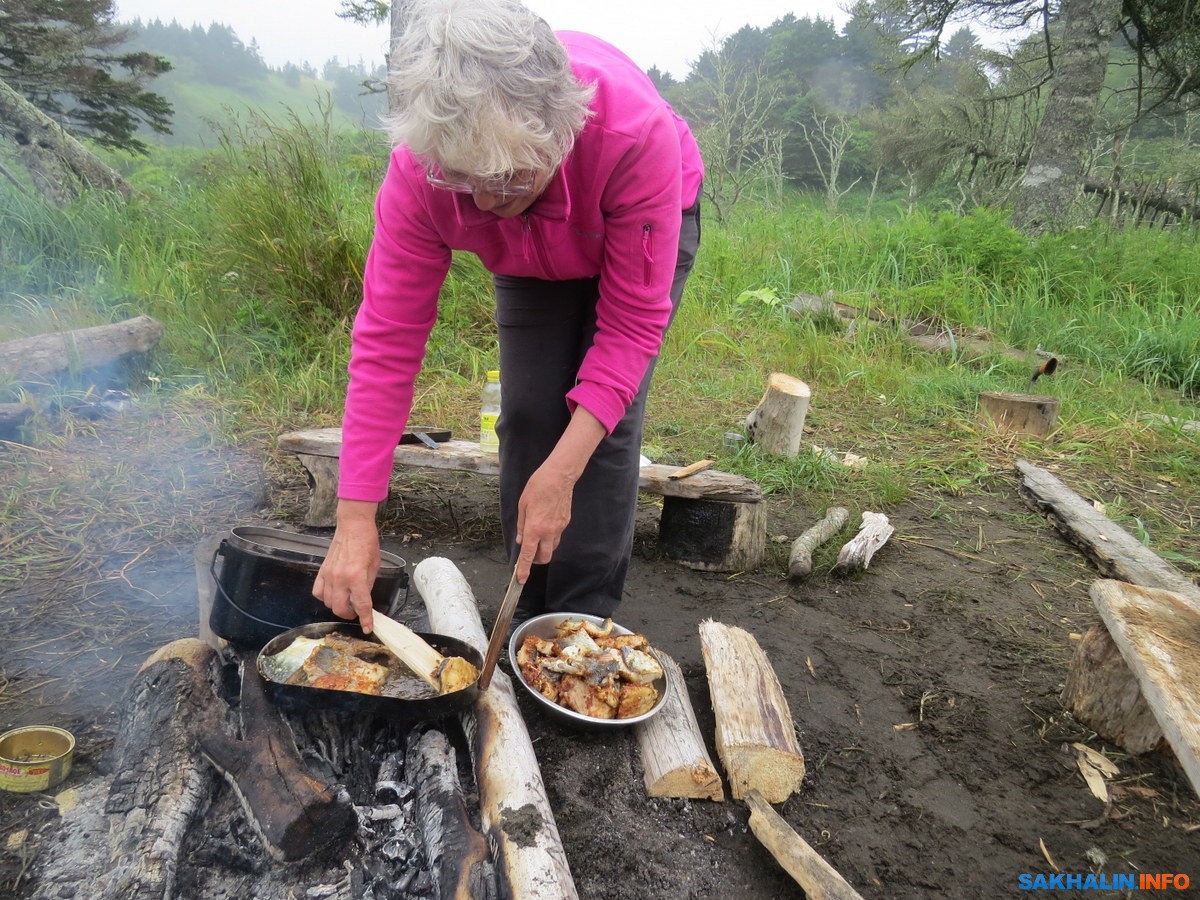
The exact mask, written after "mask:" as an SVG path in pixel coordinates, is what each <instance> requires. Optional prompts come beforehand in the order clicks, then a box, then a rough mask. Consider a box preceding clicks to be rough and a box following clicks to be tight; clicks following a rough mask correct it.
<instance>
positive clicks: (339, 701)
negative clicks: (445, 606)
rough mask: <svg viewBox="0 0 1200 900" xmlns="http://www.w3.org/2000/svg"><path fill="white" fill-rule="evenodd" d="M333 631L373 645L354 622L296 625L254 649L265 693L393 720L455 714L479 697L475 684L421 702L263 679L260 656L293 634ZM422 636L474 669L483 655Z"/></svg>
mask: <svg viewBox="0 0 1200 900" xmlns="http://www.w3.org/2000/svg"><path fill="white" fill-rule="evenodd" d="M333 633H341V634H345V635H349V636H350V637H355V638H358V639H360V640H365V641H374V642H376V643H378V641H377V639H376V638H375V636H374V635H373V634H368V635H364V634H363V632H362V628H361V627H360V626H359V624H358V623H357V622H317V623H316V624H313V625H301V626H300V627H299V628H293V629H292V630H291V631H285V632H284V633H283V634H280V635H277V636H275V637H273V638H272V639H271V640H269V641H267V643H266V644H265V645H264V646H263V648H262V650H260V651H259V653H258V659H257V665H256V667H257V669H258V674H259V675H261V676H262V680H263V683H264V684H265V685H266V689H267V696H268V697H270V698H271V699H272V700H273V701H274V702H275V703H276V704H277V705H278V706H281V707H283V708H285V709H290V710H316V711H320V712H335V713H348V714H350V713H365V714H372V715H373V714H379V715H385V716H388V717H390V718H393V719H407V720H410V721H419V720H428V719H440V718H443V717H444V716H450V715H454V714H455V713H458V712H461V711H462V710H464V709H466V708H467V707H469V706H470V705H471V704H472V703H474V702H475V698H476V697H478V696H479V683H478V682H476V683H475V684H472V685H470V686H468V687H465V688H463V689H462V690H461V691H454V692H453V693H450V694H442V695H440V696H438V697H429V698H427V699H424V700H402V699H400V698H398V697H379V696H375V695H373V694H359V693H356V692H354V691H331V690H327V689H325V688H314V687H306V686H303V685H298V684H281V683H280V682H278V681H272V680H271V679H270V678H268V677H267V674H266V672H265V671H264V670H263V659H264V657H267V656H274V655H275V654H276V653H278V652H280V651H281V650H283V649H285V648H286V647H287V646H288V645H289V644H291V642H292V641H293V640H295V639H296V638H298V637H306V638H309V639H311V640H319V639H320V638H323V637H325V635H327V634H333ZM421 637H423V638H424V639H425V640H426V641H428V642H429V643H430V644H431V645H433V647H434V648H435V649H436V650H437V651H438V652H439V653H441V654H442V655H443V656H461V657H463V658H464V659H466V660H469V661H470V662H471V664H472V665H474V666H475V668H477V669H478V668H480V667H481V666H482V665H483V656H482V655H480V653H479V651H478V650H476V649H475V648H474V647H472V646H471V645H470V644H468V643H466V642H465V641H460V640H458V639H457V638H452V637H450V636H449V635H444V634H425V633H422V634H421Z"/></svg>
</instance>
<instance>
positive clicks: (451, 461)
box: [278, 428, 767, 572]
mask: <svg viewBox="0 0 1200 900" xmlns="http://www.w3.org/2000/svg"><path fill="white" fill-rule="evenodd" d="M278 446H279V448H280V449H281V450H284V451H286V452H288V453H294V454H295V455H296V458H297V459H299V460H300V463H301V465H303V466H304V468H305V470H306V472H307V473H308V483H309V487H310V489H311V491H312V493H311V496H310V499H309V505H308V513H307V515H306V516H305V518H304V524H305V525H309V526H312V527H315V528H331V527H333V525H334V522H335V513H336V510H337V483H338V457H339V456H340V455H341V452H342V430H341V429H340V428H317V429H311V430H308V431H293V432H289V433H288V434H284V435H281V436H280V437H279V439H278ZM393 464H394V465H395V466H398V467H400V466H415V467H420V468H427V469H445V470H454V471H459V472H471V473H474V474H476V475H499V474H500V461H499V458H498V457H497V456H496V455H495V454H493V453H485V452H484V451H482V450H480V449H479V445H478V444H476V443H475V442H473V441H453V440H452V441H446V442H444V443H442V444H440V445H439V446H438V449H436V450H434V449H431V448H429V447H426V446H425V445H423V444H400V445H398V446H397V447H396V450H395V453H394V454H393ZM678 471H679V470H678V468H677V467H675V466H664V465H655V464H651V465H646V466H643V467H642V469H641V478H640V480H639V487H640V489H641V490H642V491H643V492H644V493H648V494H657V495H659V496H661V497H662V498H663V509H662V515H661V517H660V519H659V532H658V546H659V551H660V552H661V553H662V554H663V555H664V556H666V557H667V558H668V559H673V560H675V561H677V562H679V563H681V564H682V565H685V566H688V567H689V568H694V569H700V570H704V571H709V572H741V571H747V570H750V569H753V568H754V567H756V566H757V565H758V564H759V563H760V562H761V561H762V558H763V555H764V554H765V553H766V544H767V521H766V509H765V506H764V504H763V502H762V496H763V495H762V489H761V488H760V487H759V486H758V483H757V482H755V481H754V480H753V479H750V478H746V477H744V476H742V475H734V474H731V473H729V472H718V471H715V470H713V469H704V470H703V471H699V472H696V473H694V474H691V475H688V476H687V477H684V478H673V477H672V476H673V475H675V474H676V473H677V472H678Z"/></svg>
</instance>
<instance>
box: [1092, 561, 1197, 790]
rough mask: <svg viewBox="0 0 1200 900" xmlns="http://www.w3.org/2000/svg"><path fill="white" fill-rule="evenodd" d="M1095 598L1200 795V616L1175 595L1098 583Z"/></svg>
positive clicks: (1111, 632) (1103, 581)
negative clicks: (1199, 687)
mask: <svg viewBox="0 0 1200 900" xmlns="http://www.w3.org/2000/svg"><path fill="white" fill-rule="evenodd" d="M1091 597H1092V600H1093V601H1094V602H1095V604H1096V608H1097V609H1098V610H1099V611H1100V617H1101V618H1102V619H1103V620H1104V624H1105V625H1107V626H1108V633H1109V635H1110V636H1111V638H1112V640H1113V641H1114V642H1115V643H1116V645H1117V647H1118V648H1120V651H1121V656H1122V657H1124V659H1125V662H1126V664H1127V665H1128V666H1129V669H1130V670H1131V671H1132V673H1133V675H1134V677H1135V678H1136V680H1137V683H1138V684H1139V685H1140V686H1141V690H1142V696H1143V697H1144V698H1145V703H1146V705H1147V706H1149V708H1150V709H1151V710H1152V711H1153V713H1154V717H1155V718H1156V719H1157V721H1158V724H1159V726H1161V733H1162V734H1163V735H1165V737H1166V739H1167V742H1168V743H1169V744H1170V745H1171V749H1172V750H1174V752H1175V758H1176V759H1177V760H1178V761H1179V764H1180V766H1181V767H1182V768H1183V771H1184V772H1185V773H1186V775H1187V777H1188V779H1189V780H1190V781H1191V783H1192V788H1193V790H1195V791H1196V792H1197V793H1198V794H1200V695H1198V694H1197V690H1198V686H1200V612H1197V611H1196V609H1194V608H1193V607H1192V606H1191V605H1189V604H1188V603H1187V601H1185V600H1184V599H1183V598H1182V597H1180V596H1179V595H1178V594H1175V593H1172V592H1171V591H1163V590H1157V589H1154V588H1143V587H1137V586H1136V585H1131V584H1125V583H1123V582H1120V581H1112V580H1102V581H1097V582H1096V583H1095V584H1093V585H1092V588H1091ZM1093 727H1094V726H1093ZM1132 736H1133V737H1135V738H1136V737H1140V735H1137V734H1135V735H1132ZM1122 746H1124V745H1122ZM1126 749H1128V748H1126Z"/></svg>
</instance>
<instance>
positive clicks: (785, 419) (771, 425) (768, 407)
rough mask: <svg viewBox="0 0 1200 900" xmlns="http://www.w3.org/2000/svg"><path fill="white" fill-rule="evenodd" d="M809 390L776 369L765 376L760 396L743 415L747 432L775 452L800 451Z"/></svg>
mask: <svg viewBox="0 0 1200 900" xmlns="http://www.w3.org/2000/svg"><path fill="white" fill-rule="evenodd" d="M811 397H812V392H811V391H810V390H809V389H808V385H807V384H805V383H804V382H803V381H801V380H800V379H799V378H793V377H792V376H791V375H784V374H783V373H781V372H775V373H774V374H772V375H771V377H770V378H769V379H767V390H766V393H764V394H763V398H762V400H760V401H759V402H758V406H756V407H755V408H754V409H753V410H752V411H751V412H750V414H749V415H748V416H746V435H747V436H748V437H749V438H750V440H752V441H754V442H755V443H756V444H758V445H759V446H760V447H762V449H763V451H764V452H765V453H770V454H772V455H774V456H795V455H796V454H797V453H799V452H800V439H801V438H802V437H803V435H804V419H805V417H806V416H807V415H808V401H809V399H810V398H811Z"/></svg>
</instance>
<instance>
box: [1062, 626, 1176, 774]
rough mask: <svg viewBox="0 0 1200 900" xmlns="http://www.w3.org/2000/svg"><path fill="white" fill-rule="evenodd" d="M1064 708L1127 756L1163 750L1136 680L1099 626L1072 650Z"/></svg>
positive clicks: (1162, 738) (1163, 742)
mask: <svg viewBox="0 0 1200 900" xmlns="http://www.w3.org/2000/svg"><path fill="white" fill-rule="evenodd" d="M1062 703H1063V706H1064V707H1066V708H1067V709H1068V710H1070V712H1071V715H1073V716H1074V717H1075V718H1076V719H1077V720H1078V721H1079V722H1081V723H1083V724H1084V725H1086V726H1087V727H1088V728H1090V729H1092V731H1094V732H1096V734H1098V735H1100V736H1101V737H1102V738H1104V740H1106V741H1109V742H1111V743H1113V744H1116V745H1117V746H1118V747H1121V748H1122V749H1124V750H1125V751H1126V752H1128V753H1132V754H1134V755H1138V754H1141V753H1147V752H1149V751H1152V750H1161V749H1163V748H1164V747H1165V745H1166V742H1165V739H1164V737H1163V732H1162V728H1161V727H1159V724H1158V720H1157V719H1156V718H1155V717H1154V711H1153V710H1152V709H1151V708H1150V706H1149V704H1148V703H1146V700H1145V698H1144V697H1143V696H1142V689H1141V687H1140V686H1139V685H1138V681H1137V678H1136V677H1135V676H1134V674H1133V672H1131V671H1130V669H1129V666H1128V665H1127V664H1126V663H1125V660H1124V658H1123V657H1122V656H1121V651H1120V650H1119V649H1118V648H1117V645H1116V642H1115V641H1114V640H1113V639H1112V636H1111V635H1110V634H1109V633H1108V629H1106V628H1105V627H1104V626H1103V625H1093V626H1092V627H1091V628H1089V629H1088V631H1087V633H1086V634H1084V636H1083V639H1082V640H1081V641H1080V642H1079V644H1078V646H1077V647H1076V648H1075V656H1074V657H1073V658H1072V659H1071V664H1070V666H1069V667H1068V669H1067V680H1066V683H1065V685H1064V687H1063V692H1062Z"/></svg>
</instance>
